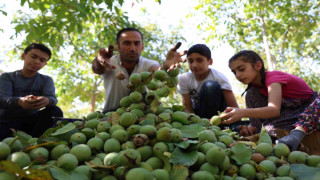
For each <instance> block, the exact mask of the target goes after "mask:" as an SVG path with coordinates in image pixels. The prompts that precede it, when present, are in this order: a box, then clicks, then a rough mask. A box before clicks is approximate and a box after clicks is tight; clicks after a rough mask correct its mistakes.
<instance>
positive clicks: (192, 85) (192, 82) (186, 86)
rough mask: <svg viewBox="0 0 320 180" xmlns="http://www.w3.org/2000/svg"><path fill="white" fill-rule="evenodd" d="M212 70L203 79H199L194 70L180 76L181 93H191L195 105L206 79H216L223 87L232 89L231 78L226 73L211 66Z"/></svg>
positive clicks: (179, 87)
mask: <svg viewBox="0 0 320 180" xmlns="http://www.w3.org/2000/svg"><path fill="white" fill-rule="evenodd" d="M210 70H211V72H210V73H209V74H208V76H207V77H206V78H205V79H204V80H202V81H198V80H197V79H196V78H195V77H194V75H193V73H192V72H187V73H183V74H181V75H179V77H178V91H179V93H180V94H190V96H191V102H192V104H193V107H194V106H195V105H196V104H198V101H199V95H200V89H201V86H202V84H203V83H204V82H206V81H215V82H217V83H218V84H219V85H220V86H221V89H225V90H230V91H232V87H231V85H230V83H229V80H228V78H227V77H226V76H225V75H224V74H222V73H221V72H219V71H217V70H215V69H211V68H210Z"/></svg>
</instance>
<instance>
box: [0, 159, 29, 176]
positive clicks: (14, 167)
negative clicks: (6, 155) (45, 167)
mask: <svg viewBox="0 0 320 180" xmlns="http://www.w3.org/2000/svg"><path fill="white" fill-rule="evenodd" d="M0 169H1V170H4V171H8V172H11V173H14V174H15V173H16V174H19V175H21V176H24V177H25V176H26V173H25V172H24V171H23V170H22V169H21V168H20V166H19V165H18V164H16V163H14V162H11V161H7V160H6V161H0Z"/></svg>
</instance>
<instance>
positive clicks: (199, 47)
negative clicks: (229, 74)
mask: <svg viewBox="0 0 320 180" xmlns="http://www.w3.org/2000/svg"><path fill="white" fill-rule="evenodd" d="M192 53H199V54H201V55H202V56H205V57H206V58H208V60H210V59H211V51H210V49H209V48H208V47H207V46H206V45H204V44H195V45H193V46H191V48H189V50H188V52H187V57H188V56H189V55H190V54H192Z"/></svg>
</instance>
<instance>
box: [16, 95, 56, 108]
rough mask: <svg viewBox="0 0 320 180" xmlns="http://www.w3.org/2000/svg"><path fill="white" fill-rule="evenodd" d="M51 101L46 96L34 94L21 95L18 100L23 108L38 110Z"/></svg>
mask: <svg viewBox="0 0 320 180" xmlns="http://www.w3.org/2000/svg"><path fill="white" fill-rule="evenodd" d="M49 103H50V100H49V99H48V98H47V97H44V96H38V97H36V96H33V95H28V96H25V97H20V98H19V100H18V105H19V106H20V107H22V109H30V110H38V109H41V108H43V107H46V106H47V105H48V104H49Z"/></svg>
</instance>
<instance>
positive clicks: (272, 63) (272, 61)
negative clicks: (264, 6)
mask: <svg viewBox="0 0 320 180" xmlns="http://www.w3.org/2000/svg"><path fill="white" fill-rule="evenodd" d="M260 19H261V25H262V33H263V44H264V50H265V52H266V55H267V62H268V70H269V71H273V70H275V69H276V63H275V59H274V57H273V56H272V54H271V51H270V46H269V43H268V36H267V30H266V24H265V21H264V17H263V15H261V16H260Z"/></svg>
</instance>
